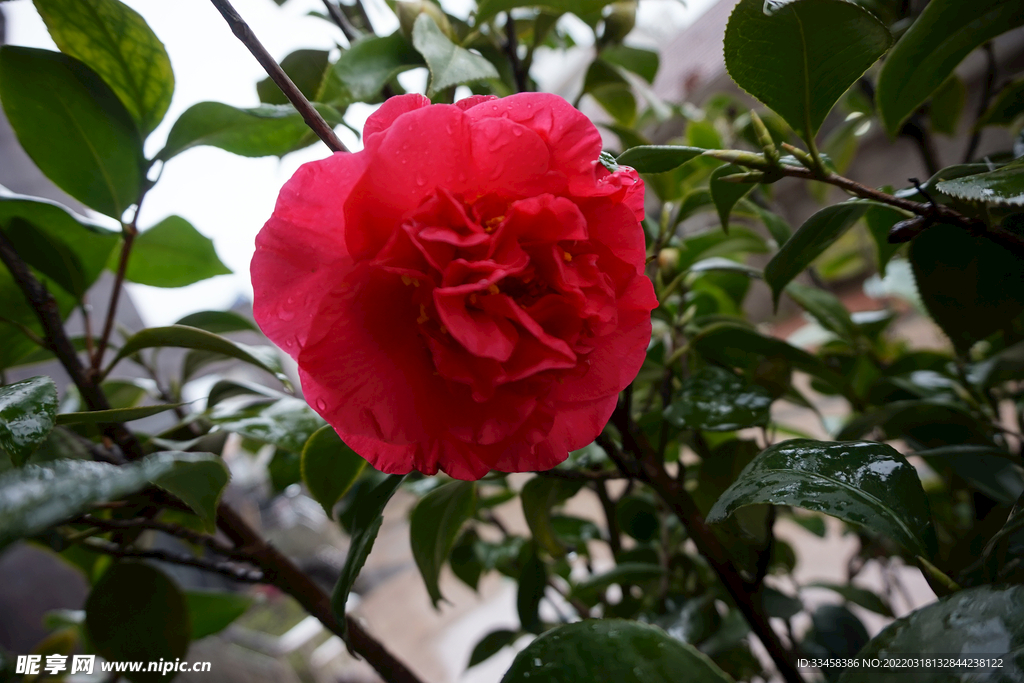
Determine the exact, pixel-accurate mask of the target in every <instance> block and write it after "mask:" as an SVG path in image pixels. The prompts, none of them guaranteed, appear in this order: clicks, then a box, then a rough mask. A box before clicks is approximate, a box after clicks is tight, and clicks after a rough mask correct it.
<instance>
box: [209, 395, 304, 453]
mask: <svg viewBox="0 0 1024 683" xmlns="http://www.w3.org/2000/svg"><path fill="white" fill-rule="evenodd" d="M210 420H211V421H212V422H213V423H214V424H215V425H217V427H218V428H219V429H222V430H224V431H227V432H235V433H236V434H241V435H242V436H245V437H248V438H250V439H256V440H257V441H262V442H263V443H269V444H273V445H274V446H277V447H278V448H281V449H284V450H286V451H289V452H290V453H292V454H293V455H295V456H296V457H297V456H299V455H300V454H301V453H302V449H303V447H304V446H305V445H306V442H307V441H309V439H310V437H311V436H313V433H314V432H316V431H317V430H318V429H320V428H321V427H323V426H324V420H323V418H321V417H320V416H319V415H317V414H316V413H315V412H313V409H312V408H310V407H309V406H308V405H306V402H305V401H303V400H302V399H298V398H294V397H291V396H286V397H285V398H282V399H279V400H277V401H274V402H273V403H271V404H270V405H257V406H254V407H250V408H246V409H243V410H240V411H238V412H237V413H234V414H230V415H226V416H216V415H215V416H213V417H211V418H210Z"/></svg>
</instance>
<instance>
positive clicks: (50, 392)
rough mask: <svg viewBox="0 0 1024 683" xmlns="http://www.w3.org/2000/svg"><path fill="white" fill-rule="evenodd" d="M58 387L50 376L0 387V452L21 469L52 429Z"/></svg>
mask: <svg viewBox="0 0 1024 683" xmlns="http://www.w3.org/2000/svg"><path fill="white" fill-rule="evenodd" d="M56 415H57V386H56V385H55V384H54V383H53V380H52V379H50V378H49V377H32V378H31V379H26V380H24V381H22V382H15V383H14V384H9V385H7V386H5V387H0V451H7V454H8V455H9V456H10V457H11V462H12V463H14V465H15V466H16V467H21V466H22V465H24V464H25V461H26V460H28V457H29V456H30V455H32V453H33V452H34V451H35V450H36V448H37V447H38V446H39V444H41V443H42V442H43V441H44V440H45V439H46V437H47V435H48V434H49V433H50V430H52V429H53V427H54V423H55V419H56Z"/></svg>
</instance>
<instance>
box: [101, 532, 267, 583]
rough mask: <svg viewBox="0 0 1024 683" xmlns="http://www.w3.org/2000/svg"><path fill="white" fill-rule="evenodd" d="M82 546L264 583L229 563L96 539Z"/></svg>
mask: <svg viewBox="0 0 1024 683" xmlns="http://www.w3.org/2000/svg"><path fill="white" fill-rule="evenodd" d="M82 546H83V547H85V548H88V549H89V550H94V551H96V552H98V553H103V554H104V555H111V556H113V557H122V558H135V559H141V560H157V561H159V562H169V563H170V564H180V565H183V566H186V567H195V568H196V569H202V570H204V571H208V572H214V573H215V574H222V575H223V576H227V577H228V578H231V579H234V580H235V581H244V582H246V583H262V582H263V581H264V577H263V574H262V573H261V572H258V571H254V570H252V569H248V568H246V567H239V566H238V565H236V564H233V563H229V562H221V561H217V560H204V559H202V558H200V557H194V556H192V555H185V554H183V553H174V552H170V551H167V550H139V549H137V548H123V547H121V546H119V545H117V544H116V543H111V542H110V541H104V540H101V539H98V538H90V539H86V540H85V541H83V542H82Z"/></svg>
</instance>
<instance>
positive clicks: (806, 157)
mask: <svg viewBox="0 0 1024 683" xmlns="http://www.w3.org/2000/svg"><path fill="white" fill-rule="evenodd" d="M782 148H783V149H784V150H786V151H787V152H789V153H790V154H792V155H793V156H794V157H796V160H797V161H799V162H800V163H801V164H803V165H804V166H806V167H807V168H808V169H810V170H812V171H817V165H816V164H815V163H814V157H812V156H811V155H810V154H808V153H807V152H805V151H803V150H802V149H800V148H799V147H794V146H793V145H791V144H789V143H788V142H783V143H782Z"/></svg>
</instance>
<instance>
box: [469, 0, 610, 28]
mask: <svg viewBox="0 0 1024 683" xmlns="http://www.w3.org/2000/svg"><path fill="white" fill-rule="evenodd" d="M614 1H615V0H481V2H480V3H478V4H477V9H476V25H477V26H479V25H480V24H481V23H483V22H485V21H487V20H488V19H490V18H491V17H493V16H495V15H496V14H498V13H499V12H507V11H508V10H510V9H513V8H516V7H539V8H541V9H544V10H546V11H548V12H549V13H553V14H564V13H566V12H568V13H570V14H575V15H576V16H578V17H579V16H584V15H587V14H593V13H594V12H598V11H599V10H601V9H602V8H603V7H604V6H605V5H609V4H611V3H612V2H614Z"/></svg>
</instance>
